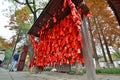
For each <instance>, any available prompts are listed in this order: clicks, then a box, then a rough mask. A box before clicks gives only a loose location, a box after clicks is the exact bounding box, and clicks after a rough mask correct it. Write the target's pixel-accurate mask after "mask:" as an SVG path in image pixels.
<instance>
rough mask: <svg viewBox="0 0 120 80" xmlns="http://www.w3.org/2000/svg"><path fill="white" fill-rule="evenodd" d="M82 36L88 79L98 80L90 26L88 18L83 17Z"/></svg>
mask: <svg viewBox="0 0 120 80" xmlns="http://www.w3.org/2000/svg"><path fill="white" fill-rule="evenodd" d="M81 32H82V37H83V45H84V46H83V48H82V51H83V57H84V59H85V67H86V74H87V78H88V80H96V73H95V68H94V63H93V58H92V49H91V47H90V41H89V36H88V26H87V24H86V18H85V17H83V26H82V28H81Z"/></svg>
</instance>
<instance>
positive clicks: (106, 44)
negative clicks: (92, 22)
mask: <svg viewBox="0 0 120 80" xmlns="http://www.w3.org/2000/svg"><path fill="white" fill-rule="evenodd" d="M96 19H97V21H98V18H96ZM98 25H99V26H100V24H99V21H98ZM99 30H100V32H101V34H102V36H103V40H104V44H105V47H106V51H107V54H108V58H109V60H110V65H109V67H114V63H113V60H112V57H111V54H110V50H109V48H108V43H107V40H106V38H105V36H104V34H103V31H102V29H101V28H100V27H99Z"/></svg>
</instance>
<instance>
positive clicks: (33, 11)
mask: <svg viewBox="0 0 120 80" xmlns="http://www.w3.org/2000/svg"><path fill="white" fill-rule="evenodd" d="M26 4H27V6H28V7H29V8H30V11H31V12H32V13H33V14H34V11H33V9H32V7H31V6H30V4H29V2H28V0H26Z"/></svg>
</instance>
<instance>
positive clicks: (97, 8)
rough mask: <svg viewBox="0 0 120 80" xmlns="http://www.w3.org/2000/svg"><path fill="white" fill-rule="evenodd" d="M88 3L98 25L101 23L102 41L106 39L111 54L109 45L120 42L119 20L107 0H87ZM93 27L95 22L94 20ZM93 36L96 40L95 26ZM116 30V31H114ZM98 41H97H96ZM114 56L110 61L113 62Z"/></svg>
mask: <svg viewBox="0 0 120 80" xmlns="http://www.w3.org/2000/svg"><path fill="white" fill-rule="evenodd" d="M85 1H86V3H87V4H88V6H89V8H90V9H91V11H92V13H93V16H94V17H95V18H96V21H97V25H98V24H99V29H100V35H102V42H103V41H104V44H103V45H105V46H106V51H107V53H108V55H109V56H111V55H110V51H109V46H112V47H115V46H117V47H118V46H119V45H120V43H118V40H120V38H119V37H120V36H119V34H120V33H118V31H120V29H119V28H118V23H117V20H116V18H115V16H114V14H113V13H112V10H111V9H110V8H109V7H108V4H107V2H106V1H105V0H85ZM92 21H93V22H92V24H93V27H95V26H94V24H95V22H94V20H92ZM93 29H94V30H93V36H94V38H95V40H98V39H97V34H96V33H98V31H97V30H95V28H93ZM113 31H114V33H112V32H113ZM96 42H97V41H96ZM116 43H117V44H116ZM111 59H112V58H110V61H111V63H112V60H111Z"/></svg>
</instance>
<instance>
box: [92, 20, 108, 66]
mask: <svg viewBox="0 0 120 80" xmlns="http://www.w3.org/2000/svg"><path fill="white" fill-rule="evenodd" d="M93 19H94V22H95V25H96V29H97V30H98V38H99V41H100V46H101V49H102V53H103V57H104V60H105V67H106V68H108V67H109V65H108V61H107V57H106V55H105V51H104V47H103V44H102V39H101V35H100V31H99V29H98V24H97V22H96V20H95V18H93Z"/></svg>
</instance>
